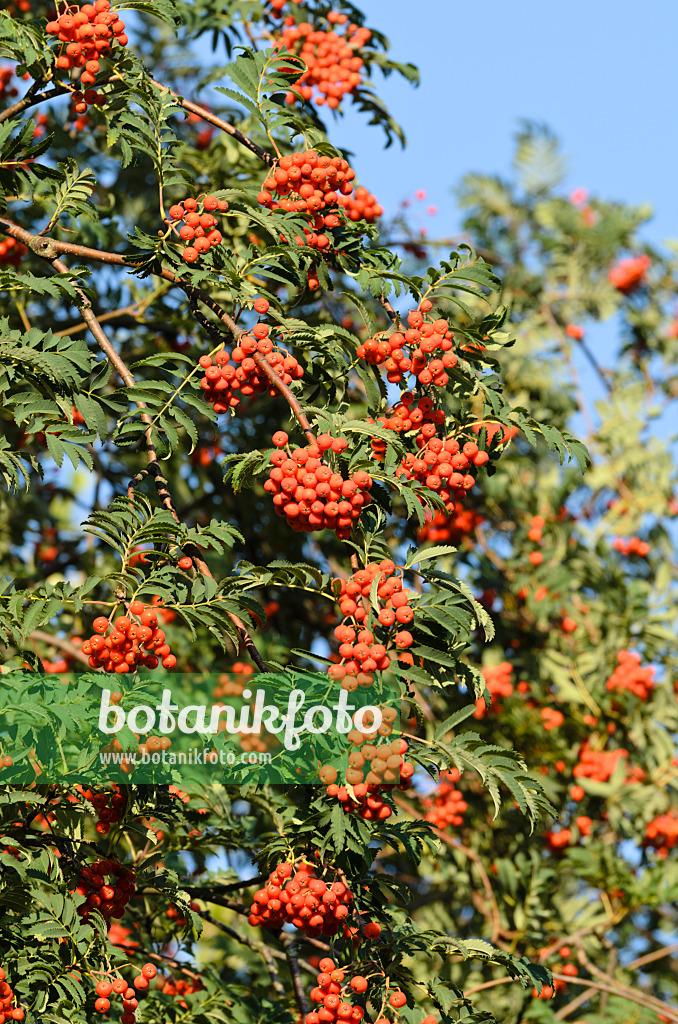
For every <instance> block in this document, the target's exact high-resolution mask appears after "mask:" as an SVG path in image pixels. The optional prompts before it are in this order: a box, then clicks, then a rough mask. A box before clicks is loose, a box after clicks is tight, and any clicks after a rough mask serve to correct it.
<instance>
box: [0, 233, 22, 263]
mask: <svg viewBox="0 0 678 1024" xmlns="http://www.w3.org/2000/svg"><path fill="white" fill-rule="evenodd" d="M27 252H28V249H27V248H26V246H25V245H24V244H23V242H17V240H16V238H3V239H2V240H1V241H0V267H7V266H11V267H18V266H19V264H20V263H21V261H22V259H23V258H24V256H25V255H26V253H27Z"/></svg>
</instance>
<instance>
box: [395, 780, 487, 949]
mask: <svg viewBox="0 0 678 1024" xmlns="http://www.w3.org/2000/svg"><path fill="white" fill-rule="evenodd" d="M395 802H396V803H397V804H398V806H399V807H402V808H403V810H405V811H407V812H408V814H410V815H411V816H412V817H413V818H417V819H419V821H425V820H426V819H425V818H424V815H423V814H419V812H418V811H415V809H414V808H413V807H412V805H411V804H409V803H407V801H406V800H403V798H402V797H399V796H396V798H395ZM433 831H434V832H435V834H436V835H437V836H438V838H439V839H441V840H442V841H443V842H444V843H445V844H446V845H447V846H449V847H451V848H452V849H454V850H459V852H460V853H462V854H463V855H464V856H465V857H468V859H469V860H470V861H471V862H472V863H473V864H474V865H475V867H476V870H477V872H478V875H479V877H480V881H481V882H482V886H483V890H484V892H485V898H486V900H487V903H488V905H489V915H488V914H487V913H485V917H488V916H489V918H490V920H491V922H492V933H491V935H490V942H492V943H493V944H495V945H496V944H497V943H498V940H499V937H500V935H501V917H500V915H499V907H498V906H497V901H496V899H495V896H494V892H493V891H492V884H491V882H490V878H489V875H488V874H487V871H486V870H485V865H484V864H483V862H482V860H481V859H480V857H479V856H478V854H477V853H476V852H475V850H472V849H471V848H470V847H468V846H464V844H463V843H462V842H460V841H459V840H458V839H457V838H456V837H455V836H451V835H450V834H449V833H448V832H446V831H445V830H444V829H439V828H436V829H434V830H433Z"/></svg>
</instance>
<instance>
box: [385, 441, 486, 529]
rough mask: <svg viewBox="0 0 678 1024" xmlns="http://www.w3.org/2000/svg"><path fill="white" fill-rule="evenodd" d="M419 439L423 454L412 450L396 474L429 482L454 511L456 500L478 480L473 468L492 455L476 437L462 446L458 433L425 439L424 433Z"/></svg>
mask: <svg viewBox="0 0 678 1024" xmlns="http://www.w3.org/2000/svg"><path fill="white" fill-rule="evenodd" d="M416 443H417V447H418V448H419V449H420V450H419V454H418V455H414V454H413V453H412V452H408V453H407V455H406V456H405V458H404V459H403V461H402V464H401V465H400V466H399V467H398V469H397V470H396V476H398V477H400V476H404V477H406V479H408V480H417V481H419V483H421V484H425V485H426V487H428V488H429V490H431V491H435V492H436V494H438V495H439V496H440V498H441V499H442V500H443V502H444V503H445V508H446V510H447V511H448V512H453V511H454V510H455V509H456V503H457V502H458V501H461V500H462V499H463V498H464V497H465V495H466V492H467V491H470V490H471V488H472V487H473V485H474V484H475V482H476V481H475V477H474V475H473V472H472V471H474V470H476V469H478V468H479V467H480V466H484V465H485V463H486V462H487V461H488V459H489V455H488V454H487V452H483V451H480V449H479V448H478V445H477V444H476V442H475V441H466V442H463V441H462V444H463V447H462V444H460V443H459V441H458V440H457V439H456V437H447V438H445V440H443V439H442V438H440V437H432V438H431V439H430V440H425V439H424V438H423V437H421V435H420V436H419V437H417V442H416Z"/></svg>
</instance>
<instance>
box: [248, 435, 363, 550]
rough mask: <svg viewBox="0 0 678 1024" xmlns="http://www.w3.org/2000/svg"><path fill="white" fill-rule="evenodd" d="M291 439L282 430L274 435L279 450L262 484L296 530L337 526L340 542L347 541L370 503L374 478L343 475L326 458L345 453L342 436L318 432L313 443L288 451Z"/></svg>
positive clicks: (332, 528) (277, 507)
mask: <svg viewBox="0 0 678 1024" xmlns="http://www.w3.org/2000/svg"><path fill="white" fill-rule="evenodd" d="M288 440H289V438H288V436H287V434H286V433H285V432H284V431H282V430H280V431H278V432H277V433H276V434H274V435H273V443H274V445H276V447H277V448H279V449H280V450H279V451H276V452H273V453H272V454H271V462H272V463H273V469H272V470H271V472H270V473H269V478H268V480H267V481H266V483H265V484H264V490H265V491H266V492H267V493H268V494H272V495H273V504H274V506H275V510H276V513H277V514H278V515H279V516H284V518H285V519H286V520H287V523H288V524H289V525H290V526H291V527H292V529H293V530H296V531H298V532H301V531H305V532H307V533H313V532H314V531H316V530H334V532H335V533H336V535H337V537H338V538H339V539H340V540H348V538H349V537H350V535H351V526H352V525H353V521H354V520H355V519H357V518H358V517H359V515H360V511H361V509H362V508H363V506H364V505H367V504H368V503H369V500H370V495H369V491H370V488H371V487H372V478H371V477H370V476H369V474H367V473H365V472H363V471H362V470H359V471H358V472H357V473H350V474H349V475H348V477H344V476H343V475H342V474H341V473H340V472H338V471H337V470H333V469H332V468H331V467H330V466H329V465H328V464H327V462H325V461H323V458H322V456H323V453H329V452H330V451H332V452H333V453H334V454H335V455H337V456H338V455H340V454H341V453H342V452H344V451H346V448H347V447H348V445H347V442H346V441H345V440H344V438H343V437H336V438H335V437H332V435H331V434H320V435H319V436H318V438H317V440H316V442H315V443H312V444H309V445H306V447H305V448H295V449H293V450H292V451H288V452H287V453H286V452H284V451H282V450H281V449H282V448H284V447H285V446H286V445H287V442H288Z"/></svg>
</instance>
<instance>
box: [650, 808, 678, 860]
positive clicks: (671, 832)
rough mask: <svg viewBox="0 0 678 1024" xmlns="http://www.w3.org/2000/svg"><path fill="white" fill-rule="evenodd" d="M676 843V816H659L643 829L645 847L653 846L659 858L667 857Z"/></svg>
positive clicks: (677, 835) (669, 814)
mask: <svg viewBox="0 0 678 1024" xmlns="http://www.w3.org/2000/svg"><path fill="white" fill-rule="evenodd" d="M677 843H678V814H677V813H676V812H673V811H670V812H669V813H668V814H660V815H659V816H658V817H657V818H655V819H654V821H651V822H650V823H649V825H648V826H647V828H646V829H645V845H646V846H653V847H654V848H655V849H656V851H657V855H658V856H659V857H662V858H664V857H667V856H668V854H669V850H672V849H673V847H674V846H675V845H676V844H677Z"/></svg>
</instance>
